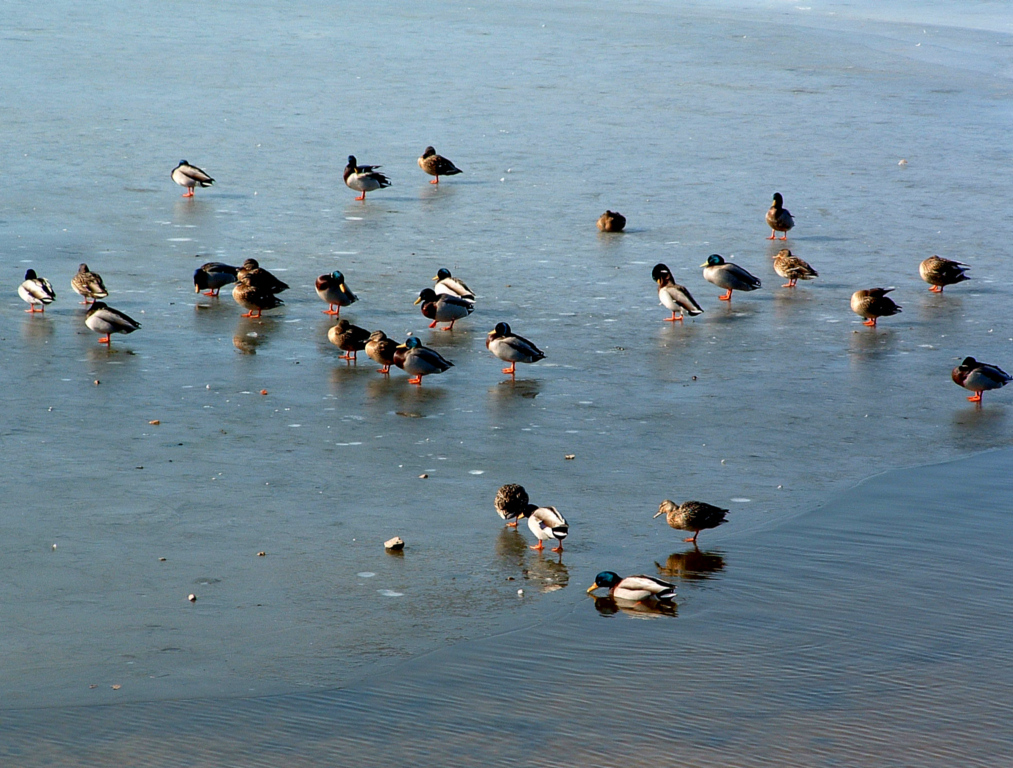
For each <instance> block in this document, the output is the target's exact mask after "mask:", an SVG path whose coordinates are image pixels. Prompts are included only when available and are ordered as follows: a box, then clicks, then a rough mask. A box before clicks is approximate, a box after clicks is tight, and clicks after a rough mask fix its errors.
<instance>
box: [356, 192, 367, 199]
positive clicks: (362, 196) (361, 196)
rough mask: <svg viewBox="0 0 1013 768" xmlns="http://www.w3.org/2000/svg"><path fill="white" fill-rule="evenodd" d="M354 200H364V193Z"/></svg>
mask: <svg viewBox="0 0 1013 768" xmlns="http://www.w3.org/2000/svg"><path fill="white" fill-rule="evenodd" d="M355 199H356V200H365V199H366V193H365V192H363V193H362V194H361V195H359V196H358V197H357V198H355Z"/></svg>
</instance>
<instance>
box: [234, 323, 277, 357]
mask: <svg viewBox="0 0 1013 768" xmlns="http://www.w3.org/2000/svg"><path fill="white" fill-rule="evenodd" d="M277 327H278V320H277V319H276V318H272V317H261V318H253V319H252V320H251V319H250V318H241V319H240V320H239V322H238V323H237V324H236V330H235V333H234V334H233V336H232V346H234V347H235V348H236V349H237V350H239V351H240V352H242V353H243V354H244V355H255V354H257V348H258V347H260V346H263V345H264V344H266V343H267V341H268V338H269V337H270V334H271V332H272V331H274V329H275V328H277Z"/></svg>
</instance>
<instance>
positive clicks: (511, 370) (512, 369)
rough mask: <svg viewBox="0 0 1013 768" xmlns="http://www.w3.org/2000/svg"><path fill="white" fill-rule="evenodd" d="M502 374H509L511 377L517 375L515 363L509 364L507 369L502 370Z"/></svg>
mask: <svg viewBox="0 0 1013 768" xmlns="http://www.w3.org/2000/svg"><path fill="white" fill-rule="evenodd" d="M503 373H509V374H510V375H511V376H513V375H515V374H516V373H517V363H515V362H514V363H510V367H509V368H504V369H503Z"/></svg>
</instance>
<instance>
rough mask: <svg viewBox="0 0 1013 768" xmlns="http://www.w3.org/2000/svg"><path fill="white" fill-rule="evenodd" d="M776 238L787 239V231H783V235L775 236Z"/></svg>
mask: <svg viewBox="0 0 1013 768" xmlns="http://www.w3.org/2000/svg"><path fill="white" fill-rule="evenodd" d="M777 239H778V240H787V239H788V233H787V232H785V233H784V234H783V235H781V236H780V237H779V238H777Z"/></svg>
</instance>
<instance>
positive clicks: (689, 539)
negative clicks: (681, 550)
mask: <svg viewBox="0 0 1013 768" xmlns="http://www.w3.org/2000/svg"><path fill="white" fill-rule="evenodd" d="M699 535H700V531H697V532H696V533H694V534H693V535H692V536H691V537H690V538H688V539H683V541H691V542H693V543H694V544H696V537H697V536H699Z"/></svg>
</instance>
